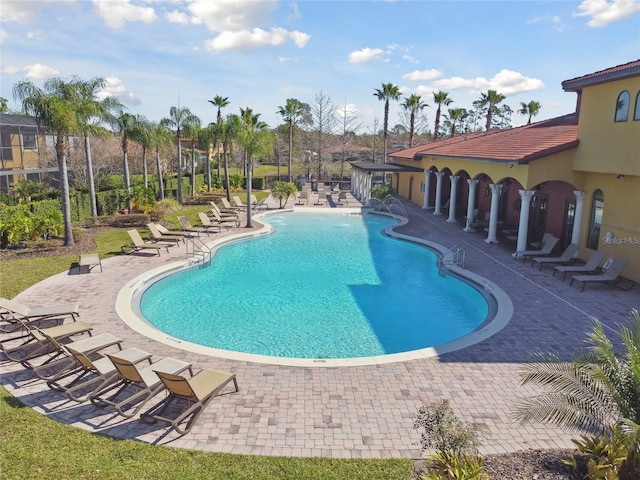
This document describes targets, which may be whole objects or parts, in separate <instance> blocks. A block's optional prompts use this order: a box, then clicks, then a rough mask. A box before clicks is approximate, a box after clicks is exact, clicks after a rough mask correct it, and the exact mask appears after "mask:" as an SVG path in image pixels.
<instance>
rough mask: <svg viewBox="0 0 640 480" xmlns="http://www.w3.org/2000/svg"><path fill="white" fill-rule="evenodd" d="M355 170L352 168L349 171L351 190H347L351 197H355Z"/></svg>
mask: <svg viewBox="0 0 640 480" xmlns="http://www.w3.org/2000/svg"><path fill="white" fill-rule="evenodd" d="M355 183H356V169H355V168H352V169H351V188H350V189H349V190H350V192H351V195H353V196H354V197H355V196H356V185H355Z"/></svg>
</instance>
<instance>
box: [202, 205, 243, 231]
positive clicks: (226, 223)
mask: <svg viewBox="0 0 640 480" xmlns="http://www.w3.org/2000/svg"><path fill="white" fill-rule="evenodd" d="M207 215H208V216H209V219H210V220H211V221H212V222H213V223H215V224H219V225H220V226H222V227H227V229H228V228H229V227H239V226H240V218H238V217H236V218H222V217H221V216H220V215H218V212H216V211H215V210H209V211H208V212H207Z"/></svg>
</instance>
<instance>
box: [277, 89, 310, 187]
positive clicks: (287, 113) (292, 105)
mask: <svg viewBox="0 0 640 480" xmlns="http://www.w3.org/2000/svg"><path fill="white" fill-rule="evenodd" d="M277 113H278V114H280V115H281V116H282V118H283V119H284V121H285V122H287V125H289V183H291V181H292V172H293V168H292V167H293V126H294V125H296V123H297V122H298V120H300V118H302V115H303V113H304V104H303V103H302V102H301V101H300V100H297V99H295V98H287V102H286V103H285V105H284V107H278V112H277Z"/></svg>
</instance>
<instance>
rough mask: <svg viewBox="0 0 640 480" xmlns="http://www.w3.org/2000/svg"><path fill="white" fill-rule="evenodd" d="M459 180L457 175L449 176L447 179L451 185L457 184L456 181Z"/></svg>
mask: <svg viewBox="0 0 640 480" xmlns="http://www.w3.org/2000/svg"><path fill="white" fill-rule="evenodd" d="M459 178H460V177H459V176H458V175H451V176H450V177H449V181H450V182H451V184H452V185H453V184H454V183H457V182H458V179H459Z"/></svg>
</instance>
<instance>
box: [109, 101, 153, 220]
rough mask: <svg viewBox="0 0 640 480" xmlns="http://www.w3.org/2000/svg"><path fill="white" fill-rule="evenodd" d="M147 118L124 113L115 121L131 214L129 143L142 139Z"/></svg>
mask: <svg viewBox="0 0 640 480" xmlns="http://www.w3.org/2000/svg"><path fill="white" fill-rule="evenodd" d="M146 121H147V120H146V118H145V117H144V116H142V115H133V114H131V113H125V112H122V113H121V114H120V115H119V116H118V117H117V118H115V119H114V123H113V127H114V130H115V132H116V133H117V134H118V135H120V146H121V148H122V171H123V175H124V188H125V189H126V190H127V192H129V196H128V199H127V210H128V211H129V212H131V210H132V205H131V175H130V173H129V142H130V141H132V140H133V141H137V139H139V138H140V137H141V129H142V128H143V127H142V124H143V123H146Z"/></svg>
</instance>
